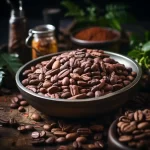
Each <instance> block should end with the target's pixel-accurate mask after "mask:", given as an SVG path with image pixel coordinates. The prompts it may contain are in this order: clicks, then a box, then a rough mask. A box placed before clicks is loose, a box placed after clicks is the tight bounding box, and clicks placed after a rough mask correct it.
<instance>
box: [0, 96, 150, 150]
mask: <svg viewBox="0 0 150 150" xmlns="http://www.w3.org/2000/svg"><path fill="white" fill-rule="evenodd" d="M16 94H17V93H14V94H12V95H4V96H0V118H15V119H16V120H17V121H18V123H19V124H22V125H24V124H32V125H34V127H35V129H36V130H42V128H41V127H42V126H43V124H44V123H45V122H46V123H51V122H54V121H55V122H57V119H56V118H52V117H48V116H45V115H43V114H41V113H40V112H38V111H37V110H35V109H34V108H33V107H32V106H30V105H29V106H27V107H25V109H26V112H24V113H20V112H19V111H18V110H17V109H10V107H9V105H10V101H11V98H12V97H13V96H15V95H16ZM139 108H142V109H143V108H150V94H149V93H142V94H141V93H140V96H136V98H134V99H132V100H129V102H128V103H127V104H126V105H125V106H124V107H123V108H120V109H118V110H116V111H114V112H113V113H111V114H107V115H106V116H101V117H98V118H97V119H92V120H88V121H93V122H94V121H97V120H100V121H101V122H104V124H106V126H105V128H106V130H105V132H107V126H108V127H109V125H110V124H111V122H112V121H113V120H114V119H115V118H116V117H117V116H119V115H121V114H122V113H123V112H124V111H125V110H127V109H130V110H136V109H139ZM34 112H37V113H40V114H41V116H42V118H43V121H42V122H35V121H33V120H32V119H31V118H30V117H31V115H32V114H33V113H34ZM80 121H81V120H76V122H77V123H79V122H80ZM84 121H86V120H82V122H84ZM86 122H87V121H86ZM102 124H103V123H102ZM106 134H107V133H106ZM105 142H107V140H106V139H105ZM68 145H70V146H69V148H70V149H72V146H71V145H72V143H69V144H68ZM58 146H59V145H56V146H45V145H43V146H36V147H35V146H32V144H31V132H30V133H24V134H23V133H19V131H17V130H16V128H13V127H3V126H1V125H0V150H57V147H58ZM85 149H86V145H85ZM105 149H107V148H105Z"/></svg>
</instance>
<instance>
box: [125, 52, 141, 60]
mask: <svg viewBox="0 0 150 150" xmlns="http://www.w3.org/2000/svg"><path fill="white" fill-rule="evenodd" d="M128 56H129V57H131V58H133V59H140V58H141V57H142V56H143V54H142V53H141V51H140V50H132V51H130V52H129V53H128Z"/></svg>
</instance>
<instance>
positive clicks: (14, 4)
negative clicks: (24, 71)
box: [7, 0, 30, 62]
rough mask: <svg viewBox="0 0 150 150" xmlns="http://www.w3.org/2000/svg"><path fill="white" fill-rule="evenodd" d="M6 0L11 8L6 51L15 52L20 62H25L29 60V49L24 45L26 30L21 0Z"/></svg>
mask: <svg viewBox="0 0 150 150" xmlns="http://www.w3.org/2000/svg"><path fill="white" fill-rule="evenodd" d="M7 2H8V3H9V4H10V5H11V8H12V9H11V16H10V19H9V40H8V52H9V53H17V54H18V55H19V58H20V59H21V60H22V62H27V61H28V60H30V51H29V49H28V48H27V47H26V45H25V39H26V37H27V33H28V30H27V19H26V17H25V16H24V10H23V7H22V0H7ZM25 55H26V57H24V56H25Z"/></svg>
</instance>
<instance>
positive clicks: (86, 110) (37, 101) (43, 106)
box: [16, 51, 142, 118]
mask: <svg viewBox="0 0 150 150" xmlns="http://www.w3.org/2000/svg"><path fill="white" fill-rule="evenodd" d="M105 53H106V54H109V55H110V57H111V58H113V59H115V60H116V61H118V62H120V63H122V64H124V65H125V66H126V67H132V69H133V71H135V72H137V76H136V78H135V80H134V81H133V82H132V83H131V84H129V85H128V86H126V87H124V88H122V89H120V90H118V91H115V92H113V93H109V94H107V95H104V96H101V97H98V98H87V99H79V100H69V99H53V98H48V97H44V96H41V95H38V94H36V93H34V92H32V91H30V90H28V89H27V88H25V87H24V86H23V85H22V83H21V81H22V80H23V76H22V73H23V72H24V71H25V70H26V69H28V68H30V67H31V66H34V65H36V64H37V63H39V62H41V61H43V60H48V59H50V58H51V57H52V56H56V55H59V54H61V53H55V54H50V55H46V56H41V57H39V58H37V59H34V60H32V61H30V62H28V63H26V64H25V65H24V66H22V67H21V68H20V69H19V70H18V72H17V74H16V83H17V86H18V88H19V90H20V92H21V94H22V95H23V97H24V98H25V99H26V100H27V101H28V102H29V103H30V104H31V105H32V106H33V107H35V108H36V109H38V110H40V111H41V112H44V113H46V114H48V115H50V116H57V117H70V118H76V117H93V116H97V115H99V114H102V113H106V112H110V111H112V110H114V109H116V108H118V107H120V106H122V105H123V104H124V103H125V102H127V101H128V97H131V95H133V92H135V91H136V89H137V86H138V83H139V80H140V78H141V74H142V71H141V68H140V67H139V65H138V64H137V63H136V62H135V61H133V60H132V59H130V58H128V57H125V56H123V55H120V54H117V53H113V52H108V51H105Z"/></svg>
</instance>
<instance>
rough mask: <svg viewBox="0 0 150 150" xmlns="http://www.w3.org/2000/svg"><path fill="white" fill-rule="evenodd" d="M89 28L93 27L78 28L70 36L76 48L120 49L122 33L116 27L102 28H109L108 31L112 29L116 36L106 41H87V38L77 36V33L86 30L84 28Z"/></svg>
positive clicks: (115, 50) (116, 50)
mask: <svg viewBox="0 0 150 150" xmlns="http://www.w3.org/2000/svg"><path fill="white" fill-rule="evenodd" d="M88 28H91V27H87V28H82V29H78V30H76V31H74V32H73V33H72V34H71V36H70V38H71V41H72V43H73V46H74V47H75V48H76V47H77V48H85V47H86V48H96V49H106V50H107V49H109V50H111V51H114V52H118V51H119V47H120V38H121V33H120V32H119V31H117V30H115V29H111V28H106V27H105V28H104V27H103V28H102V27H101V29H104V30H108V31H111V32H113V34H114V35H116V36H115V38H114V39H112V40H106V41H87V40H81V39H78V38H76V37H75V35H76V34H77V33H78V32H80V31H82V30H84V29H88Z"/></svg>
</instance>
